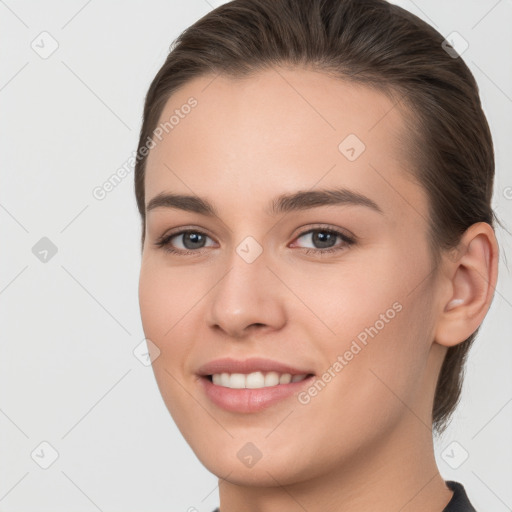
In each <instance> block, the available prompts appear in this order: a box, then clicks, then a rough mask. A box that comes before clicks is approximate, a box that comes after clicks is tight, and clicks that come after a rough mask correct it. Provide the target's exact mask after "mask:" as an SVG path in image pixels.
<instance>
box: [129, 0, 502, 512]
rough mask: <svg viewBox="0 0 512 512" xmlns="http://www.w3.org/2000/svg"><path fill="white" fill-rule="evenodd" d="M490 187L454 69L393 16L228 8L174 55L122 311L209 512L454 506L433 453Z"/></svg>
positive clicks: (146, 153)
mask: <svg viewBox="0 0 512 512" xmlns="http://www.w3.org/2000/svg"><path fill="white" fill-rule="evenodd" d="M493 179H494V155H493V146H492V139H491V134H490V131H489V127H488V124H487V121H486V118H485V115H484V113H483V111H482V108H481V104H480V99H479V95H478V89H477V85H476V83H475V80H474V78H473V76H472V74H471V72H470V71H469V69H468V68H467V66H466V65H465V64H464V62H463V61H462V59H461V58H460V57H459V56H458V55H457V54H456V52H455V49H454V48H452V47H451V46H450V45H448V44H447V42H446V41H444V38H443V37H442V36H441V35H440V34H439V33H438V32H437V31H435V30H434V29H433V28H432V27H430V26H429V25H427V24H426V23H424V22H423V21H421V20H420V19H418V18H417V17H415V16H413V15H412V14H410V13H409V12H407V11H405V10H403V9H401V8H400V7H398V6H395V5H391V4H388V3H387V2H385V1H383V0H362V1H361V0H300V1H297V0H277V1H276V0H272V1H270V0H266V1H264V0H235V1H233V2H230V3H227V4H225V5H222V6H221V7H219V8H217V9H215V10H214V11H212V12H210V13H209V14H207V15H206V16H204V17H203V18H202V19H200V20H199V21H198V22H196V23H195V24H194V25H192V26H191V27H190V28H188V29H187V30H186V31H185V32H184V33H183V34H182V35H181V36H180V37H179V38H178V40H177V41H176V43H175V44H174V45H173V47H172V49H171V52H170V54H169V56H168V58H167V60H166V62H165V63H164V65H163V66H162V68H161V69H160V70H159V72H158V73H157V75H156V77H155V78H154V80H153V82H152V84H151V86H150V89H149V91H148V94H147V97H146V103H145V108H144V117H143V125H142V129H141V134H140V141H139V147H138V159H137V164H136V169H135V187H136V198H137V204H138V208H139V211H140V214H141V219H142V265H141V273H140V288H139V301H140V309H141V316H142V323H143V326H144V331H145V335H146V337H147V338H148V339H149V340H151V343H150V344H149V345H150V349H151V350H153V353H154V356H153V359H154V361H153V368H154V372H155V376H156V379H157V382H158V386H159V389H160V391H161V394H162V397H163V399H164V401H165V403H166V405H167V407H168V409H169V411H170V413H171V415H172V417H173V418H174V420H175V422H176V424H177V426H178V427H179V429H180V431H181V432H182V434H183V436H184V437H185V439H186V440H187V442H188V443H189V444H190V446H191V448H192V449H193V450H194V452H195V453H196V455H197V457H198V458H199V459H200V460H201V462H202V463H203V464H204V465H205V467H206V468H207V469H208V470H210V471H211V472H212V473H214V474H215V475H217V476H218V477H219V493H220V511H221V512H240V511H242V510H243V511H265V512H272V511H276V510H287V511H295V510H297V511H298V510H307V511H309V512H314V511H320V510H322V511H338V510H343V511H346V512H359V511H368V510H379V511H397V510H400V511H403V512H405V511H415V512H423V511H425V512H427V511H429V512H432V511H439V512H441V511H443V510H444V511H450V512H454V511H462V510H465V511H466V510H474V508H473V506H472V505H471V503H470V501H469V499H468V496H467V494H466V492H465V489H464V487H463V485H462V484H461V483H460V482H454V481H448V482H445V481H444V479H443V478H442V476H441V475H440V473H439V470H438V468H437V466H436V462H435V458H434V448H433V439H432V434H433V432H434V433H441V432H442V431H443V430H444V429H445V428H446V425H447V424H448V420H449V418H450V415H451V414H452V413H453V411H454V409H455V407H456V404H457V402H458V400H459V397H460V391H461V385H462V371H463V365H464V361H465V358H466V356H467V353H468V350H469V348H470V346H471V344H472V342H473V340H474V338H475V335H476V334H477V332H478V329H479V326H480V324H481V323H482V321H483V319H484V317H485V315H486V313H487V311H488V309H489V306H490V304H491V301H492V298H493V291H494V288H495V285H496V280H497V267H498V246H497V241H496V237H495V234H494V229H493V225H494V222H495V221H496V218H495V215H494V212H493V210H492V208H491V195H492V189H493ZM156 356H158V357H156Z"/></svg>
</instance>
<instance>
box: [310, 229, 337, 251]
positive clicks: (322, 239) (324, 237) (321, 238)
mask: <svg viewBox="0 0 512 512" xmlns="http://www.w3.org/2000/svg"><path fill="white" fill-rule="evenodd" d="M331 239H332V240H331ZM333 240H335V236H333V233H329V232H327V231H319V232H317V234H316V235H315V234H313V241H314V242H315V244H318V245H320V247H319V248H320V249H322V248H326V247H332V244H330V245H329V241H331V242H332V241H333ZM326 242H327V245H325V243H326Z"/></svg>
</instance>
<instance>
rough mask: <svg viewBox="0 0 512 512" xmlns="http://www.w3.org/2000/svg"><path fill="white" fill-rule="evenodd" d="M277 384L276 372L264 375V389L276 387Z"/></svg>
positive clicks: (277, 376) (277, 375)
mask: <svg viewBox="0 0 512 512" xmlns="http://www.w3.org/2000/svg"><path fill="white" fill-rule="evenodd" d="M278 384H279V374H278V373H277V372H268V373H267V375H265V387H266V388H268V387H269V386H277V385H278Z"/></svg>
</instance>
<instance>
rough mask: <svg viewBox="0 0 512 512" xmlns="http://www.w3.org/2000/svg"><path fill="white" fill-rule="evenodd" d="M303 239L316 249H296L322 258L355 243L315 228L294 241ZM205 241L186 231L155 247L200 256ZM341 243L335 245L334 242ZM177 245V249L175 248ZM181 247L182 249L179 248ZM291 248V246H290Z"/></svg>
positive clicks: (161, 240) (342, 235) (335, 232)
mask: <svg viewBox="0 0 512 512" xmlns="http://www.w3.org/2000/svg"><path fill="white" fill-rule="evenodd" d="M301 238H304V239H305V240H306V241H309V242H310V243H312V244H313V245H316V246H317V247H313V248H307V247H300V246H299V247H298V248H299V249H303V252H304V253H305V254H315V255H320V256H323V255H324V254H330V253H333V252H337V251H342V250H346V249H347V248H348V247H349V246H351V245H352V244H354V243H355V239H354V238H352V237H350V236H348V235H346V234H345V233H342V232H341V231H338V230H336V229H332V228H327V227H322V226H321V227H317V228H314V229H309V230H308V231H304V232H303V233H301V234H300V235H299V236H298V237H297V238H296V240H299V239H301ZM207 239H210V240H211V238H210V237H209V236H208V235H207V234H206V233H204V232H202V231H199V230H196V229H187V230H182V231H178V232H174V233H170V234H166V235H163V236H161V237H160V238H159V239H158V240H157V241H156V242H155V245H156V246H157V247H160V248H162V249H164V250H165V251H166V252H168V253H171V254H176V255H178V256H188V255H195V256H197V255H200V254H201V253H202V250H201V249H203V248H205V247H211V246H212V244H210V245H209V246H208V245H206V242H207ZM338 239H339V240H340V241H341V243H338V244H337V245H336V240H338ZM177 245H178V247H176V246H177ZM179 245H181V246H182V247H179ZM292 247H293V245H292Z"/></svg>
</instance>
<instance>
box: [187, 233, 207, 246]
mask: <svg viewBox="0 0 512 512" xmlns="http://www.w3.org/2000/svg"><path fill="white" fill-rule="evenodd" d="M189 238H190V239H192V244H194V242H198V241H199V242H201V238H203V235H201V234H200V233H185V237H184V245H185V247H187V249H197V247H196V246H194V245H192V247H188V244H187V240H188V239H189ZM203 242H204V240H203Z"/></svg>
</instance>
